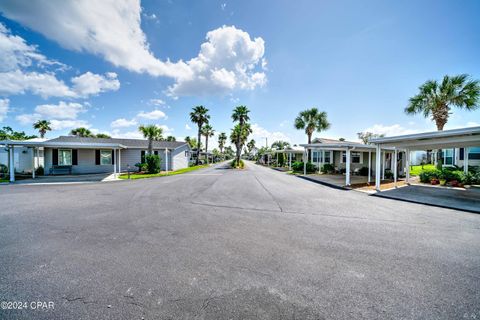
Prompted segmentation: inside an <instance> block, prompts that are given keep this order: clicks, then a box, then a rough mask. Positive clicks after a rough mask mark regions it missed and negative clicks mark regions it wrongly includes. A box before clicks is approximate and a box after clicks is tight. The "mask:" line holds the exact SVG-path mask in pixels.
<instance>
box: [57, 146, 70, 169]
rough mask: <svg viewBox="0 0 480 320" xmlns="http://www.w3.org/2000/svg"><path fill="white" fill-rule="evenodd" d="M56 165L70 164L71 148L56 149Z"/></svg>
mask: <svg viewBox="0 0 480 320" xmlns="http://www.w3.org/2000/svg"><path fill="white" fill-rule="evenodd" d="M58 165H59V166H71V165H72V150H70V149H60V150H58Z"/></svg>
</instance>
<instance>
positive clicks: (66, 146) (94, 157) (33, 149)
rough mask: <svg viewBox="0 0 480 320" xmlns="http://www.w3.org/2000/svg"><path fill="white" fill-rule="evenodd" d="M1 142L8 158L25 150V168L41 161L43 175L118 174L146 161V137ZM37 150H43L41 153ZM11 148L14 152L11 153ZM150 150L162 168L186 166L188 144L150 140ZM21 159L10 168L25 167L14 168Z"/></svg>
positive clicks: (17, 169)
mask: <svg viewBox="0 0 480 320" xmlns="http://www.w3.org/2000/svg"><path fill="white" fill-rule="evenodd" d="M2 144H3V145H4V148H5V149H7V150H8V153H9V157H10V154H13V155H15V154H17V153H18V151H17V150H22V151H21V153H22V154H23V152H24V151H25V152H26V153H25V154H26V155H28V158H29V160H28V161H26V162H28V163H30V164H31V166H30V168H29V169H28V170H26V171H30V172H32V171H33V170H32V167H35V168H37V167H38V165H40V164H42V163H43V166H44V171H45V175H50V174H61V173H63V174H65V173H68V174H88V173H109V172H112V173H117V172H124V171H127V170H128V169H129V168H130V170H132V171H133V170H135V169H136V168H135V164H136V163H141V162H144V161H145V158H144V157H145V155H146V154H147V149H148V140H142V139H115V138H84V137H76V136H61V137H58V138H55V139H50V140H45V141H34V140H26V141H9V140H6V141H0V145H2ZM39 150H42V151H43V152H42V153H40V152H38V151H39ZM11 151H13V152H12V153H10V152H11ZM153 152H154V153H155V154H157V155H159V157H160V159H161V170H163V171H165V170H168V171H171V170H178V169H182V168H186V167H188V160H189V158H190V146H189V145H188V144H187V143H186V142H183V141H182V142H178V141H153ZM34 155H35V156H34ZM13 158H15V157H13ZM35 158H37V159H35ZM40 158H42V159H41V160H40ZM20 162H21V161H20ZM20 162H15V161H13V163H14V166H13V168H11V169H13V170H14V171H15V172H20V169H24V168H23V167H21V168H20V167H17V164H18V163H20ZM8 163H10V161H7V165H8ZM11 172H13V171H11ZM11 180H12V178H11Z"/></svg>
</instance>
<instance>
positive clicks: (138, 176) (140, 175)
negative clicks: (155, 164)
mask: <svg viewBox="0 0 480 320" xmlns="http://www.w3.org/2000/svg"><path fill="white" fill-rule="evenodd" d="M208 166H209V165H208V164H204V165H201V166H193V167H188V168H183V169H179V170H176V171H171V172H169V173H165V172H162V173H153V174H148V173H131V174H130V179H134V180H135V179H146V178H154V177H164V176H174V175H176V174H182V173H186V172H190V171H195V170H198V169H202V168H207V167H208ZM119 178H120V179H128V174H126V173H124V174H122V175H120V176H119Z"/></svg>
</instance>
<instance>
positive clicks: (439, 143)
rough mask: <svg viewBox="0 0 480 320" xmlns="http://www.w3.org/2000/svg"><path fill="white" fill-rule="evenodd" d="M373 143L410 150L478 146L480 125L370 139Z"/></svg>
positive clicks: (479, 144)
mask: <svg viewBox="0 0 480 320" xmlns="http://www.w3.org/2000/svg"><path fill="white" fill-rule="evenodd" d="M370 141H371V142H372V143H374V144H375V145H380V146H381V147H382V148H384V147H396V148H404V149H410V150H433V149H448V148H464V147H478V146H480V127H471V128H461V129H453V130H444V131H433V132H423V133H416V134H408V135H402V136H394V137H385V138H377V139H372V140H370Z"/></svg>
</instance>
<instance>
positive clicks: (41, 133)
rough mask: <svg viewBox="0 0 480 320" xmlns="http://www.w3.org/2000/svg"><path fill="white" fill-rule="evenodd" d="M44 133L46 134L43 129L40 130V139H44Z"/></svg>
mask: <svg viewBox="0 0 480 320" xmlns="http://www.w3.org/2000/svg"><path fill="white" fill-rule="evenodd" d="M45 133H46V131H45V130H43V129H42V130H40V138H42V139H43V138H44V137H45Z"/></svg>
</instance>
